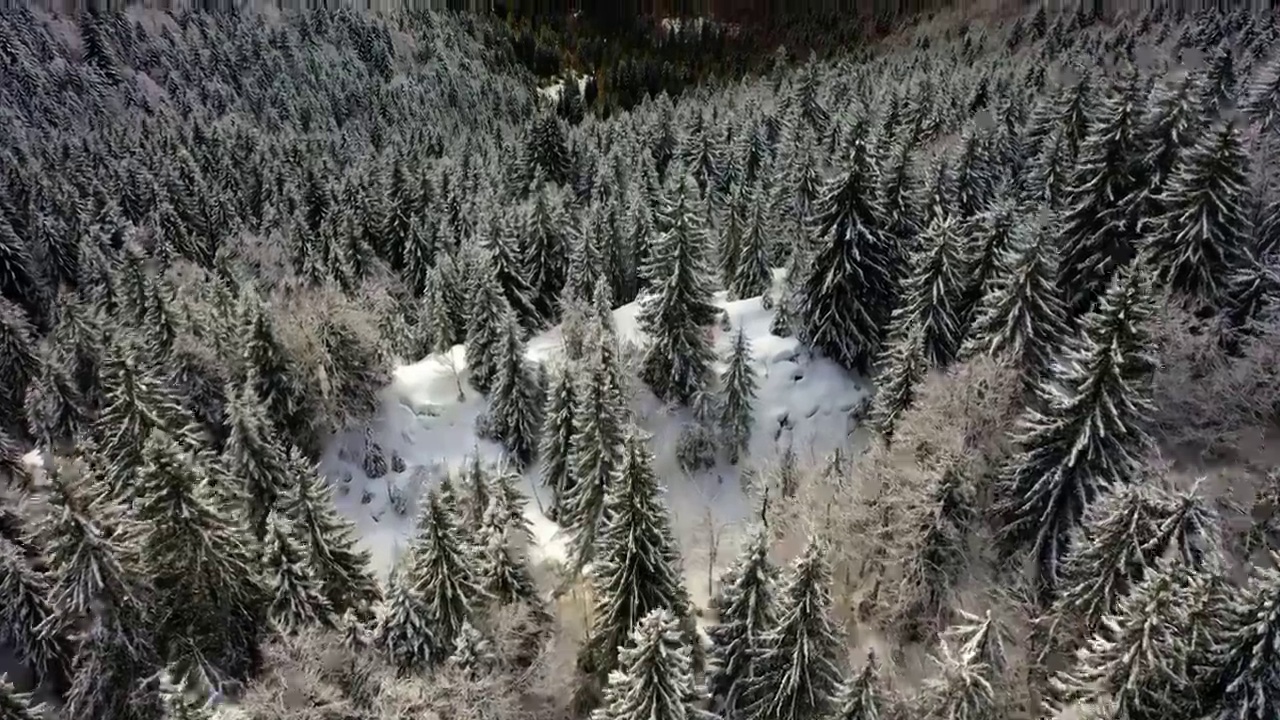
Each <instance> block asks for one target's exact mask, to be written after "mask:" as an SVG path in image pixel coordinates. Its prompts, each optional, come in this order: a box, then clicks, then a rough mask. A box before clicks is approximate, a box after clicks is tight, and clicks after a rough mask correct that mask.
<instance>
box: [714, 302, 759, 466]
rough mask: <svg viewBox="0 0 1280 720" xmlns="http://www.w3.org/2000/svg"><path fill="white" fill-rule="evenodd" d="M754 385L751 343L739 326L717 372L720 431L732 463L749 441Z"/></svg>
mask: <svg viewBox="0 0 1280 720" xmlns="http://www.w3.org/2000/svg"><path fill="white" fill-rule="evenodd" d="M757 387H758V381H757V380H756V371H755V368H754V367H753V366H752V358H751V345H750V344H749V343H748V342H747V335H746V332H745V331H744V329H743V328H742V327H741V326H739V327H738V333H737V334H736V335H734V338H733V348H732V350H731V351H730V353H729V362H728V363H727V364H726V365H725V369H724V372H723V373H722V374H721V375H720V388H721V392H722V393H723V398H724V399H723V400H722V402H721V403H720V418H719V420H720V431H721V433H723V437H724V441H725V444H726V445H727V446H728V448H729V462H730V463H732V464H734V465H737V464H738V460H739V459H740V458H741V456H742V453H743V452H745V451H746V450H747V445H748V443H749V442H750V441H751V428H752V426H753V425H754V424H755V415H754V404H755V399H756V389H757Z"/></svg>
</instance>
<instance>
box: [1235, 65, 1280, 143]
mask: <svg viewBox="0 0 1280 720" xmlns="http://www.w3.org/2000/svg"><path fill="white" fill-rule="evenodd" d="M1244 95H1245V96H1244V98H1243V99H1242V100H1241V102H1240V110H1241V112H1243V113H1244V114H1245V115H1246V116H1247V117H1249V119H1250V120H1252V121H1253V122H1255V123H1257V124H1258V125H1259V126H1261V128H1262V129H1263V130H1264V131H1268V132H1270V131H1274V130H1275V128H1276V123H1277V121H1280V58H1276V59H1272V60H1268V61H1267V64H1266V65H1265V66H1263V67H1262V69H1261V70H1260V71H1259V72H1258V73H1257V75H1256V76H1255V78H1254V80H1253V81H1252V82H1251V83H1250V84H1249V88H1248V91H1247V92H1246V93H1245V94H1244Z"/></svg>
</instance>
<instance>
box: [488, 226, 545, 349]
mask: <svg viewBox="0 0 1280 720" xmlns="http://www.w3.org/2000/svg"><path fill="white" fill-rule="evenodd" d="M510 233H511V231H510V230H509V229H508V228H507V223H505V222H501V221H498V222H495V227H493V228H492V229H491V230H490V231H489V233H488V236H487V237H486V238H485V240H484V243H483V247H484V248H485V249H486V250H487V251H488V253H489V258H490V259H491V261H492V270H493V273H494V278H495V279H496V280H497V282H498V286H499V287H500V288H502V293H503V295H504V296H505V297H506V299H507V305H509V306H510V307H511V309H512V310H513V311H514V312H515V317H516V320H517V321H519V323H520V326H521V327H524V328H536V327H539V326H541V324H542V318H543V314H542V310H541V309H540V308H539V303H538V301H537V295H538V291H537V289H536V288H535V287H533V285H532V284H531V283H530V282H529V281H528V280H527V279H526V277H527V275H528V271H527V268H526V267H525V264H524V258H523V257H522V255H521V254H520V251H519V247H518V245H517V241H516V240H515V239H514V238H512V237H511V235H510Z"/></svg>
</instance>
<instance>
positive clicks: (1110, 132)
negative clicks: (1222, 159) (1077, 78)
mask: <svg viewBox="0 0 1280 720" xmlns="http://www.w3.org/2000/svg"><path fill="white" fill-rule="evenodd" d="M1141 92H1142V84H1141V82H1140V81H1139V78H1138V77H1137V75H1136V73H1133V72H1130V73H1128V74H1127V76H1126V77H1125V78H1123V80H1122V81H1121V84H1120V86H1119V87H1117V88H1116V90H1115V92H1114V93H1113V94H1112V95H1111V96H1109V97H1108V98H1107V99H1106V100H1105V101H1104V102H1103V104H1102V107H1101V108H1100V109H1099V110H1098V118H1099V120H1098V122H1097V123H1096V124H1095V125H1094V127H1093V129H1092V130H1091V132H1090V133H1089V135H1088V137H1087V138H1086V140H1085V142H1084V143H1083V144H1082V145H1081V148H1080V161H1079V163H1078V165H1077V166H1076V169H1075V171H1074V172H1073V174H1072V176H1071V184H1070V189H1069V190H1068V193H1067V197H1066V198H1065V207H1066V211H1065V213H1064V215H1063V221H1062V228H1061V233H1062V235H1061V243H1062V248H1063V251H1062V253H1063V258H1062V264H1061V265H1060V266H1059V273H1058V285H1059V286H1060V287H1062V288H1065V289H1067V292H1069V293H1071V297H1070V298H1069V299H1068V305H1069V308H1070V311H1071V313H1072V314H1073V316H1075V317H1078V316H1080V315H1081V314H1083V313H1085V312H1086V311H1088V310H1089V309H1090V308H1091V307H1092V305H1093V304H1094V303H1095V302H1096V301H1097V299H1098V298H1099V297H1100V296H1101V295H1102V294H1103V293H1104V291H1105V290H1106V288H1107V284H1108V283H1109V282H1110V280H1111V277H1112V275H1114V274H1115V272H1116V270H1117V269H1118V268H1120V267H1121V266H1123V265H1124V264H1125V263H1127V262H1128V261H1129V260H1130V259H1131V258H1132V257H1133V250H1134V248H1133V243H1134V241H1135V239H1136V238H1135V231H1136V227H1135V225H1136V221H1137V210H1138V208H1139V205H1138V203H1137V199H1138V197H1139V196H1138V191H1139V189H1140V188H1139V186H1138V184H1137V183H1138V166H1137V153H1136V150H1137V148H1138V147H1139V146H1138V143H1139V139H1140V138H1139V131H1140V128H1139V126H1138V119H1139V113H1140V112H1141V109H1142V98H1141Z"/></svg>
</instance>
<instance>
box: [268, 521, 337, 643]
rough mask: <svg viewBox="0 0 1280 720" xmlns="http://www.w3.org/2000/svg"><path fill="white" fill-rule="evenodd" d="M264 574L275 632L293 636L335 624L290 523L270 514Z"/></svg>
mask: <svg viewBox="0 0 1280 720" xmlns="http://www.w3.org/2000/svg"><path fill="white" fill-rule="evenodd" d="M266 529H267V535H266V538H265V543H264V553H263V561H262V562H263V571H264V572H265V574H266V581H267V591H268V592H269V593H270V594H271V603H270V605H269V606H268V608H267V615H268V617H269V618H270V619H271V622H272V623H273V624H274V625H275V626H276V628H277V629H278V630H280V631H281V632H284V633H292V632H297V631H300V630H303V629H305V628H307V627H309V626H312V625H321V624H325V625H330V626H332V625H333V624H334V622H335V619H334V618H333V608H332V607H330V605H329V601H328V600H327V599H326V598H325V596H324V593H323V592H322V590H323V588H322V586H321V584H320V581H319V579H318V578H317V577H316V574H315V570H314V567H313V566H312V564H311V563H310V562H308V557H307V553H306V549H305V547H304V546H303V544H302V543H301V542H299V538H298V536H297V530H295V528H294V526H293V524H292V523H290V522H289V520H288V519H286V518H285V516H283V515H281V514H280V513H278V512H275V511H272V512H271V513H270V514H269V515H268V516H267V526H266Z"/></svg>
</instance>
